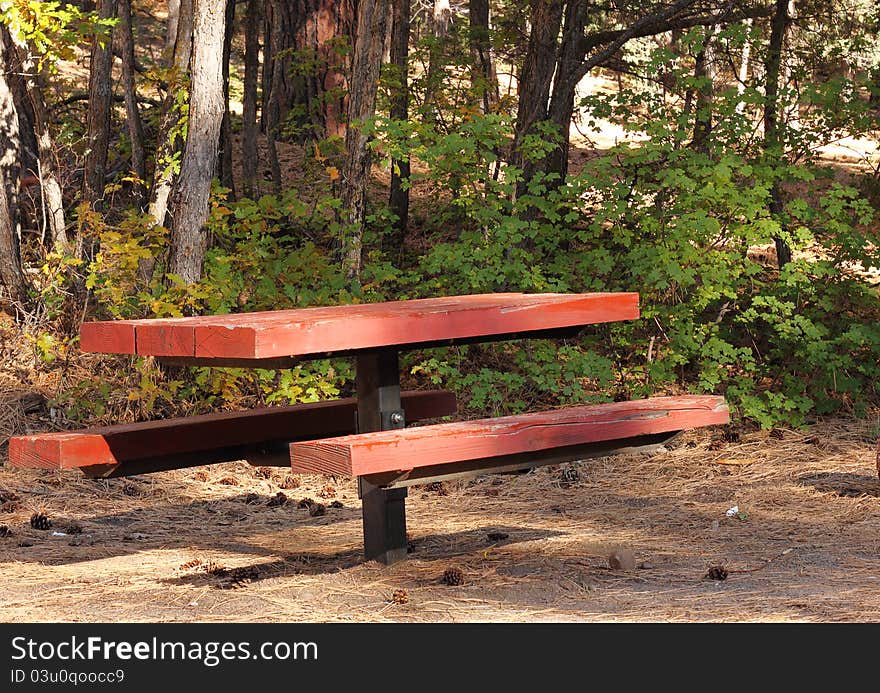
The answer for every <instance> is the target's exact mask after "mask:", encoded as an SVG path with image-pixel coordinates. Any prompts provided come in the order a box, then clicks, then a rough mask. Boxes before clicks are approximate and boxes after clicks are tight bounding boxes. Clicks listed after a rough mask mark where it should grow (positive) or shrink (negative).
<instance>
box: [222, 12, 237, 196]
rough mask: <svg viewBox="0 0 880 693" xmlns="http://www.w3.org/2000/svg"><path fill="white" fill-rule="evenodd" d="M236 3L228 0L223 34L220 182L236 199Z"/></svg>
mask: <svg viewBox="0 0 880 693" xmlns="http://www.w3.org/2000/svg"><path fill="white" fill-rule="evenodd" d="M235 3H236V0H226V20H225V21H226V30H225V33H224V35H223V122H222V124H221V125H220V161H219V162H218V164H219V167H220V183H221V184H222V185H223V187H224V188H227V189H228V190H229V199H231V200H235V180H234V179H233V176H232V120H231V118H230V114H229V59H230V57H231V55H232V37H233V36H234V35H235Z"/></svg>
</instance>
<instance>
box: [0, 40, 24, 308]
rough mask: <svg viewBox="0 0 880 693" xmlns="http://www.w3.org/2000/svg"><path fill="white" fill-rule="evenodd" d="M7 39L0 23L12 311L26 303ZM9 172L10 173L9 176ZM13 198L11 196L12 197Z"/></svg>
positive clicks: (0, 218) (2, 252)
mask: <svg viewBox="0 0 880 693" xmlns="http://www.w3.org/2000/svg"><path fill="white" fill-rule="evenodd" d="M7 42H9V38H8V34H7V32H6V27H3V26H2V25H0V113H3V114H4V120H5V122H6V125H7V126H6V127H5V128H2V130H0V284H2V285H3V286H4V287H5V289H6V295H7V296H8V298H9V302H10V303H11V304H12V307H13V308H15V309H16V311H17V310H18V309H20V308H25V307H26V305H27V281H26V280H25V277H24V272H22V269H21V257H20V254H19V248H18V233H17V229H16V227H17V223H16V221H15V219H14V218H13V208H12V206H11V205H10V197H11V196H14V195H15V194H16V193H17V190H18V170H19V169H18V167H19V163H18V162H19V149H20V146H21V143H20V140H19V137H18V113H17V110H16V108H15V101H14V99H13V95H12V89H11V88H10V85H9V82H8V81H7V79H6V73H7V70H8V67H9V66H8V65H7V63H6V56H7V54H8V53H7V50H8V48H10V47H11V46H7V45H6V44H7ZM10 174H11V175H12V176H14V177H13V178H12V179H10ZM13 199H14V197H13Z"/></svg>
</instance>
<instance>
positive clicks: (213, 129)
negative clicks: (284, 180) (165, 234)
mask: <svg viewBox="0 0 880 693" xmlns="http://www.w3.org/2000/svg"><path fill="white" fill-rule="evenodd" d="M225 20H226V0H195V3H194V20H193V55H192V83H191V86H190V102H189V127H188V129H187V138H186V145H185V146H184V151H183V160H182V162H181V165H180V176H179V178H178V181H177V185H176V189H175V204H174V214H173V223H172V226H171V258H170V262H169V271H170V272H171V273H172V274H175V275H177V276H178V277H180V278H181V279H182V280H183V281H184V282H186V283H193V282H197V281H198V280H199V279H200V278H201V276H202V265H203V263H204V259H205V253H206V252H207V249H208V235H207V231H206V230H205V228H204V226H205V222H206V221H207V219H208V212H209V208H208V207H209V200H210V195H211V181H212V180H213V179H214V174H215V172H216V170H217V154H218V143H219V141H220V126H221V124H222V122H223V110H224V109H223V56H222V51H218V50H217V47H218V46H221V45H222V44H223V36H224V26H225V23H226V21H225Z"/></svg>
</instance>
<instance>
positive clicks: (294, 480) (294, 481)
mask: <svg viewBox="0 0 880 693" xmlns="http://www.w3.org/2000/svg"><path fill="white" fill-rule="evenodd" d="M300 486H302V481H300V479H299V477H298V476H294V475H293V474H288V475H287V476H286V477H285V478H284V481H282V482H281V488H283V489H292V488H299V487H300Z"/></svg>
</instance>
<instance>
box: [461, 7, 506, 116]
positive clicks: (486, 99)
mask: <svg viewBox="0 0 880 693" xmlns="http://www.w3.org/2000/svg"><path fill="white" fill-rule="evenodd" d="M468 18H469V35H468V39H469V43H470V50H471V84H472V85H473V88H474V89H475V91H476V92H477V94H479V97H480V107H481V109H482V111H483V113H491V112H492V111H493V110H494V107H495V104H496V103H498V98H499V93H498V75H497V73H496V72H495V61H494V60H493V58H492V43H491V40H490V36H489V0H468Z"/></svg>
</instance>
